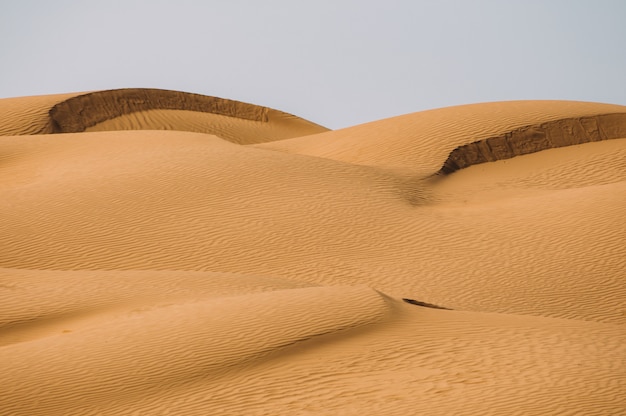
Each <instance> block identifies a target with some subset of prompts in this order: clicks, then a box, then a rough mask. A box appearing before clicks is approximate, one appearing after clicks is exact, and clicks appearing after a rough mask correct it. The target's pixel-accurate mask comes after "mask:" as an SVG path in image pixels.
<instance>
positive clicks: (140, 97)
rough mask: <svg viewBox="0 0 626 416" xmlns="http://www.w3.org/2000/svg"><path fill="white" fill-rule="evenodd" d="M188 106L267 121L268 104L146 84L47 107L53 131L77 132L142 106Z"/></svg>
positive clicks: (91, 94) (148, 108)
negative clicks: (160, 88) (151, 86)
mask: <svg viewBox="0 0 626 416" xmlns="http://www.w3.org/2000/svg"><path fill="white" fill-rule="evenodd" d="M155 109H160V110H187V111H198V112H202V113H212V114H220V115H224V116H228V117H235V118H242V119H245V120H254V121H262V122H267V121H268V116H267V113H268V112H269V111H270V109H269V108H267V107H261V106H258V105H252V104H247V103H243V102H240V101H233V100H227V99H224V98H218V97H209V96H205V95H200V94H191V93H185V92H180V91H169V90H159V89H147V88H125V89H119V90H107V91H97V92H92V93H88V94H83V95H79V96H76V97H73V98H70V99H68V100H65V101H62V102H60V103H58V104H56V105H55V106H54V107H52V108H51V109H50V117H51V118H52V120H53V121H54V126H55V131H54V132H55V133H78V132H81V131H85V129H86V128H87V127H92V126H95V125H96V124H98V123H101V122H103V121H106V120H110V119H112V118H116V117H119V116H122V115H125V114H130V113H134V112H137V111H145V110H155Z"/></svg>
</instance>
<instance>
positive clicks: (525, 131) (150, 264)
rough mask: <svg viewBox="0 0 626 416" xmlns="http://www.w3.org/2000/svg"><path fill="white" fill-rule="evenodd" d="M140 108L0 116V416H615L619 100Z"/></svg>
mask: <svg viewBox="0 0 626 416" xmlns="http://www.w3.org/2000/svg"><path fill="white" fill-rule="evenodd" d="M151 94H152V93H151V92H149V91H146V90H132V91H117V92H115V91H113V92H101V93H94V94H87V95H84V96H78V97H75V98H71V97H62V98H61V97H60V96H59V97H47V98H45V99H43V98H41V97H39V98H36V99H34V98H32V97H29V98H28V99H24V101H20V100H19V99H11V100H12V101H11V100H9V102H4V103H3V100H0V109H1V108H7V109H12V110H11V111H12V113H8V112H7V114H10V117H9V118H8V120H4V121H3V122H2V126H3V127H1V126H0V129H4V130H0V131H3V132H9V134H12V135H9V136H3V137H0V193H1V194H2V197H1V198H0V219H1V221H0V356H1V357H2V362H3V366H2V371H0V414H11V415H29V416H30V415H55V414H59V415H66V414H110V415H124V414H165V413H168V412H169V413H172V412H174V413H182V414H189V415H195V414H197V415H205V414H252V415H254V414H284V413H290V414H307V413H308V414H329V413H332V414H402V415H406V414H413V413H415V409H418V408H424V409H429V412H430V413H431V414H436V415H449V414H458V415H473V414H476V415H477V414H480V415H483V414H487V415H488V414H494V415H496V414H514V413H516V412H517V413H520V414H536V415H543V414H557V413H563V414H575V413H583V414H598V415H603V414H620V412H622V411H623V408H624V407H623V405H624V403H625V402H626V397H625V396H624V393H623V392H624V391H626V388H625V387H626V362H625V360H624V357H626V350H624V346H625V345H626V339H625V338H624V334H626V330H625V325H626V313H625V311H626V303H625V301H624V299H626V281H625V280H624V278H625V276H626V274H625V273H624V270H626V244H625V242H626V222H624V220H623V213H624V210H625V208H626V131H625V130H624V126H625V121H626V119H625V116H624V114H626V110H625V108H624V107H621V106H614V105H606V104H594V103H573V102H558V101H551V102H543V101H536V102H511V103H488V104H479V105H470V106H461V107H454V108H447V109H440V110H432V111H427V112H422V113H415V114H410V115H406V116H401V117H397V118H393V119H388V120H382V121H378V122H373V123H368V124H366V125H361V126H355V127H352V128H348V129H343V130H339V131H333V132H322V133H319V132H320V130H319V129H322V128H320V127H319V126H317V127H315V125H313V124H312V123H309V122H306V121H304V120H301V119H298V118H295V117H294V116H289V115H284V113H280V112H276V111H275V110H269V109H263V108H262V107H256V106H249V105H247V104H245V105H242V106H241V107H238V106H239V104H237V103H232V102H228V101H219V99H208V101H207V100H206V99H207V98H210V97H205V98H198V97H195V96H193V97H190V96H188V95H186V94H184V93H171V92H166V93H162V92H157V93H156V95H151ZM159 94H164V95H159ZM159 97H160V98H159ZM67 98H70V99H69V100H67ZM29 100H30V101H29ZM65 100H67V101H65ZM186 100H187V101H186ZM203 100H204V101H203ZM62 101H63V103H61V102H62ZM29 102H30V103H31V104H32V107H31V106H30V105H31V104H29ZM55 104H56V105H58V107H56V108H57V110H55V111H58V112H55V114H54V117H57V118H59V119H60V120H62V121H61V123H57V124H56V127H55V128H56V129H57V131H58V130H60V129H62V128H68V129H75V130H76V131H77V132H74V133H58V132H57V133H55V134H41V133H45V132H48V133H52V130H50V129H52V127H54V125H53V124H52V120H53V119H52V118H51V117H52V116H50V114H48V111H49V110H50V108H52V107H54V105H55ZM3 106H4V107H3ZM201 106H207V107H202V108H204V109H205V110H206V111H204V110H202V109H201ZM248 106H249V107H248ZM182 107H184V108H182ZM247 110H250V111H249V112H246V111H247ZM228 112H230V113H229V114H224V113H228ZM238 112H240V113H241V114H242V115H243V116H242V117H243V118H242V117H238V116H236V114H238ZM246 117H247V118H246ZM255 117H260V118H261V119H259V120H257V119H253V118H255ZM63 120H64V121H63ZM63 123H65V124H63ZM62 125H63V126H65V127H61V126H62ZM315 129H318V130H317V131H314V130H315ZM120 130H131V131H120ZM156 130H168V131H156ZM181 130H186V131H181ZM323 130H324V129H322V131H323ZM303 132H305V133H303ZM311 132H313V133H319V134H312V135H309V136H304V134H311ZM299 136H302V137H299ZM485 162H488V163H485ZM452 172H454V173H453V174H450V173H452ZM437 173H439V174H437ZM402 298H405V299H412V300H413V301H411V302H408V303H407V302H403V301H402V300H401V299H402ZM433 305H437V306H438V307H439V308H433V307H432V306H433ZM440 308H441V309H440ZM590 351H591V352H592V353H590Z"/></svg>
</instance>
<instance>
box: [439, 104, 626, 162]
mask: <svg viewBox="0 0 626 416" xmlns="http://www.w3.org/2000/svg"><path fill="white" fill-rule="evenodd" d="M622 137H626V113H620V114H602V115H597V116H592V117H580V118H570V119H562V120H557V121H552V122H549V123H544V124H539V125H534V126H526V127H522V128H519V129H516V130H513V131H510V132H507V133H505V134H502V135H500V136H496V137H490V138H488V139H485V140H480V141H477V142H473V143H470V144H466V145H463V146H460V147H457V148H456V149H454V150H453V151H452V153H450V156H448V159H447V160H446V161H445V162H444V164H443V167H442V168H441V170H440V171H439V173H443V174H450V173H453V172H456V171H457V170H459V169H463V168H466V167H468V166H472V165H477V164H480V163H486V162H495V161H496V160H504V159H511V158H513V157H515V156H522V155H526V154H529V153H535V152H540V151H542V150H547V149H553V148H558V147H565V146H572V145H576V144H582V143H589V142H597V141H600V140H609V139H619V138H622Z"/></svg>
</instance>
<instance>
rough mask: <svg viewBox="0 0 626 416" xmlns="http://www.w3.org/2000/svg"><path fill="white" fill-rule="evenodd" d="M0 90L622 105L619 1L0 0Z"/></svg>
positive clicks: (625, 73) (296, 104)
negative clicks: (116, 90)
mask: <svg viewBox="0 0 626 416" xmlns="http://www.w3.org/2000/svg"><path fill="white" fill-rule="evenodd" d="M0 57H1V61H0V63H1V66H0V97H14V96H23V95H39V94H52V93H62V92H74V91H88V90H98V89H110V88H123V87H150V88H164V89H174V90H181V91H188V92H196V93H200V94H206V95H215V96H218V97H223V98H230V99H235V100H241V101H246V102H250V103H253V104H259V105H264V106H269V107H273V108H276V109H279V110H283V111H286V112H289V113H293V114H296V115H298V116H301V117H304V118H307V119H309V120H311V121H314V122H317V123H319V124H322V125H325V126H327V127H330V128H339V127H346V126H350V125H354V124H358V123H362V122H367V121H373V120H377V119H381V118H385V117H390V116H394V115H400V114H404V113H410V112H414V111H420V110H425V109H430V108H436V107H444V106H449V105H456V104H465V103H472V102H483V101H500V100H514V99H568V100H583V101H600V102H609V103H616V104H626V79H625V77H626V1H624V0H588V1H581V0H562V1H561V0H519V1H516V0H499V1H497V0H492V1H488V0H480V1H479V0H476V1H472V0H465V1H464V0H459V1H445V0H432V1H418V0H414V1H410V0H407V1H399V0H398V1H394V0H384V1H383V0H381V1H370V0H315V1H305V0H302V1H299V0H222V1H218V0H206V1H201V0H171V1H164V0H163V1H159V0H123V1H115V0H99V1H89V0H80V1H79V0H76V1H64V0H54V1H52V0H40V1H37V0H0Z"/></svg>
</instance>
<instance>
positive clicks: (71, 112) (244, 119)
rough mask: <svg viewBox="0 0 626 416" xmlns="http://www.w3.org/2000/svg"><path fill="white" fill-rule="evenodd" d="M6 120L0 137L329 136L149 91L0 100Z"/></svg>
mask: <svg viewBox="0 0 626 416" xmlns="http://www.w3.org/2000/svg"><path fill="white" fill-rule="evenodd" d="M0 110H2V111H3V113H4V114H6V115H7V117H6V118H4V119H3V120H2V121H1V122H0V135H2V136H10V135H28V134H51V133H79V132H83V131H86V130H88V131H113V130H178V131H192V132H199V133H207V134H214V135H217V136H219V137H221V138H223V139H226V140H228V141H232V142H235V143H240V144H251V143H263V142H268V141H273V140H282V139H287V138H291V137H300V136H306V135H310V134H316V133H321V132H325V131H328V129H326V128H324V127H322V126H319V125H317V124H315V123H312V122H310V121H307V120H304V119H301V118H299V117H296V116H293V115H291V114H287V113H284V112H282V111H278V110H273V109H271V108H267V107H261V106H258V105H253V104H248V103H243V102H240V101H234V100H227V99H224V98H218V97H209V96H205V95H200V94H191V93H185V92H180V91H169V90H159V89H148V88H126V89H117V90H107V91H95V92H90V93H76V94H64V95H61V94H59V95H50V96H41V97H24V98H15V99H5V100H0Z"/></svg>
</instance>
